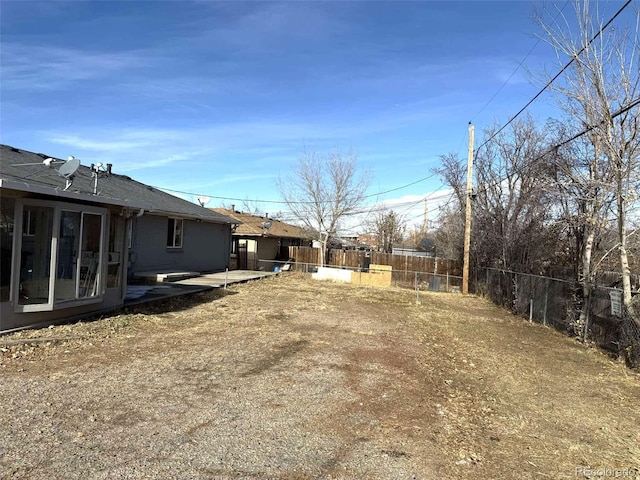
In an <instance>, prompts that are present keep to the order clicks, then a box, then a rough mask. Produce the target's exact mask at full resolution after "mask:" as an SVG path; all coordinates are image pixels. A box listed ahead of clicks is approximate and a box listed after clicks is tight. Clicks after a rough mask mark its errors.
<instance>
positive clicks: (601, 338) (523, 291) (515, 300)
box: [475, 268, 640, 367]
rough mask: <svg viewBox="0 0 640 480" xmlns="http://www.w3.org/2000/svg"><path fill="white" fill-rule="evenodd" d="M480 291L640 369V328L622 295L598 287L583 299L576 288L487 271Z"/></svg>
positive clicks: (561, 282)
mask: <svg viewBox="0 0 640 480" xmlns="http://www.w3.org/2000/svg"><path fill="white" fill-rule="evenodd" d="M475 290H476V293H477V294H479V295H483V296H485V297H487V298H489V299H491V301H493V302H494V303H496V304H498V305H501V306H503V307H505V308H507V309H509V310H511V311H512V312H514V313H515V314H517V315H520V316H522V317H524V318H527V319H529V321H531V322H538V323H541V324H543V325H548V326H551V327H553V328H555V329H556V330H559V331H561V332H563V333H566V334H568V335H571V336H575V337H578V338H579V339H580V340H581V341H583V342H593V343H595V344H597V345H598V346H600V347H601V348H603V349H605V350H607V351H609V352H612V353H613V354H615V355H618V356H624V357H625V359H626V360H627V363H628V364H629V365H630V366H631V367H640V328H639V327H638V324H637V323H635V322H634V321H633V319H632V318H631V317H630V316H629V314H628V312H627V311H626V309H625V307H624V305H623V304H622V292H621V291H620V290H619V289H616V288H609V287H596V288H594V289H593V290H592V291H591V293H590V294H589V295H588V297H587V298H582V297H583V295H582V287H581V286H580V285H579V284H577V283H576V282H570V281H566V280H560V279H557V278H551V277H543V276H538V275H530V274H525V273H518V272H513V271H509V270H500V269H495V268H486V269H484V273H483V274H480V275H478V276H477V277H476V282H475ZM636 293H638V292H636ZM585 304H586V306H587V308H586V309H585V313H586V315H584V316H582V318H581V315H580V313H581V312H582V309H583V306H584V305H585Z"/></svg>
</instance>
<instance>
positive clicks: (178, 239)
mask: <svg viewBox="0 0 640 480" xmlns="http://www.w3.org/2000/svg"><path fill="white" fill-rule="evenodd" d="M174 238H175V240H174V242H173V245H174V246H175V247H181V246H182V220H181V219H176V233H175V237H174Z"/></svg>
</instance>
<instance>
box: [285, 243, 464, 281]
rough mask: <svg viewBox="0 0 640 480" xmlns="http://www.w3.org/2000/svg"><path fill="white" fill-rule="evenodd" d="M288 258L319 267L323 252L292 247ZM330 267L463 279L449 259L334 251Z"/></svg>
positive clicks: (456, 263)
mask: <svg viewBox="0 0 640 480" xmlns="http://www.w3.org/2000/svg"><path fill="white" fill-rule="evenodd" d="M289 258H290V259H293V260H294V261H295V262H296V263H309V264H314V265H319V264H320V249H318V248H312V247H289ZM326 263H327V266H332V267H350V268H368V267H369V265H371V264H374V265H391V268H393V270H394V271H401V270H402V271H405V272H422V273H433V274H435V275H447V274H449V275H454V276H459V275H460V268H459V265H458V262H457V261H455V260H451V259H448V258H437V257H414V256H411V255H393V254H391V253H382V252H365V251H363V250H340V249H331V250H329V254H328V255H327V261H326Z"/></svg>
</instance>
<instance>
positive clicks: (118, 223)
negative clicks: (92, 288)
mask: <svg viewBox="0 0 640 480" xmlns="http://www.w3.org/2000/svg"><path fill="white" fill-rule="evenodd" d="M123 242H124V220H123V219H122V217H119V216H118V215H111V216H110V217H109V258H108V262H109V264H108V267H107V288H116V287H119V286H120V276H121V265H122V245H123Z"/></svg>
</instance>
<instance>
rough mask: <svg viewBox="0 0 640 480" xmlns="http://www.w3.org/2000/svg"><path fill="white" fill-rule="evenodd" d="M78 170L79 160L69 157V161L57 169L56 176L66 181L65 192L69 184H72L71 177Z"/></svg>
mask: <svg viewBox="0 0 640 480" xmlns="http://www.w3.org/2000/svg"><path fill="white" fill-rule="evenodd" d="M78 168H80V160H78V159H77V158H73V157H69V159H68V160H67V161H66V162H64V163H63V164H62V165H61V166H60V168H59V169H58V175H60V176H61V177H62V178H64V179H65V180H66V181H67V183H66V185H65V186H64V190H65V191H67V189H68V188H69V187H70V186H71V184H73V175H74V174H75V173H76V172H77V171H78Z"/></svg>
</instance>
